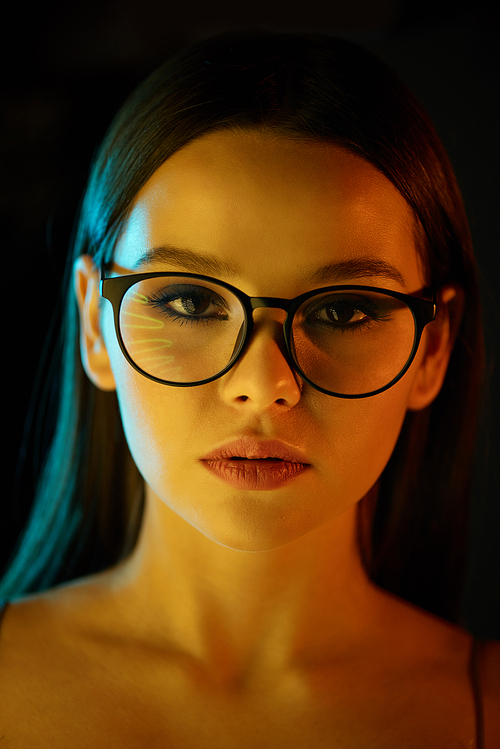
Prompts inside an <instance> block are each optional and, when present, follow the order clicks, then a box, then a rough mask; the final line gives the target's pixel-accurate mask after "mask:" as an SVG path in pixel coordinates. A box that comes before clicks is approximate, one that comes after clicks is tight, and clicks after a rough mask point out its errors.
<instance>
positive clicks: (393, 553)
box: [0, 31, 483, 620]
mask: <svg viewBox="0 0 500 749" xmlns="http://www.w3.org/2000/svg"><path fill="white" fill-rule="evenodd" d="M221 128H244V129H248V128H265V129H272V130H273V131H274V132H276V133H277V134H281V135H283V136H286V137H293V138H304V139H308V140H316V141H318V140H319V141H326V142H330V143H334V144H337V145H340V146H342V147H343V148H345V149H348V150H350V151H352V152H354V153H356V154H358V155H361V156H362V157H363V158H365V159H366V160H367V161H369V162H370V163H372V164H373V165H374V166H376V167H377V168H378V169H379V170H380V171H381V172H383V173H384V174H385V175H386V176H387V177H388V178H389V179H390V180H391V182H392V183H393V184H394V185H395V186H396V188H397V189H398V190H399V191H400V192H401V193H402V195H403V196H404V197H405V198H406V200H407V201H408V203H409V205H410V206H411V207H412V209H413V211H414V214H415V219H416V222H415V223H416V226H417V234H418V239H419V251H420V253H421V256H422V259H423V262H424V267H425V268H426V269H427V274H428V279H427V282H428V284H429V286H432V287H434V288H436V289H437V288H439V286H441V285H442V284H444V283H448V282H453V283H456V284H459V285H460V286H461V287H462V289H463V291H464V294H465V303H466V309H467V314H466V315H464V316H463V319H462V323H461V328H460V331H459V334H458V338H457V340H456V344H455V347H454V350H453V354H452V357H451V361H450V365H449V368H448V373H447V376H446V380H445V382H444V385H443V388H442V390H441V392H440V394H439V395H438V397H437V398H436V400H435V401H434V402H433V404H432V405H431V406H429V407H428V408H427V409H425V410H424V411H421V412H418V413H408V415H407V418H406V420H405V423H404V425H403V429H402V432H401V435H400V437H399V440H398V443H397V446H396V448H395V450H394V453H393V455H392V457H391V459H390V461H389V463H388V465H387V467H386V469H385V471H384V473H383V475H382V477H381V480H380V488H379V492H378V499H377V501H376V503H375V502H374V501H373V499H370V498H366V499H365V500H362V501H361V502H360V504H359V513H358V519H359V523H358V528H359V534H358V535H359V543H360V547H361V553H362V557H363V560H364V563H365V565H366V568H367V571H368V573H369V575H370V576H371V577H372V579H373V580H375V581H376V582H377V583H378V584H380V585H381V586H383V587H386V588H387V589H389V590H391V591H393V592H394V593H396V594H397V595H400V596H402V597H404V598H407V599H408V600H410V601H413V602H414V603H417V604H418V605H421V606H423V607H425V608H427V609H429V610H431V611H433V612H435V613H437V614H440V615H441V616H444V617H447V618H449V619H452V620H456V619H457V617H458V610H459V609H458V603H459V595H460V590H461V587H462V584H463V574H464V563H465V550H466V529H467V518H468V504H469V497H470V491H471V470H472V456H473V452H474V441H475V437H474V436H475V429H476V419H477V411H478V398H479V393H480V386H481V376H482V369H483V334H482V327H481V320H480V308H479V298H478V289H477V281H476V269H475V261H474V256H473V252H472V246H471V238H470V233H469V229H468V225H467V219H466V215H465V210H464V207H463V203H462V199H461V196H460V192H459V189H458V187H457V184H456V180H455V177H454V174H453V170H452V168H451V165H450V163H449V160H448V157H447V155H446V153H445V151H444V148H443V146H442V144H441V142H440V140H439V138H438V136H437V134H436V132H435V130H434V127H433V126H432V124H431V122H430V121H429V118H428V117H427V115H426V113H425V112H424V111H423V109H422V107H421V106H420V105H419V103H418V102H417V101H416V99H415V98H414V96H413V95H412V94H411V92H410V91H409V90H408V89H407V87H406V86H405V85H404V84H403V83H402V82H401V81H400V80H399V78H398V77H397V76H396V75H395V74H394V73H393V72H392V71H390V70H389V69H388V68H387V67H386V65H385V64H384V63H382V62H381V61H380V60H379V59H378V58H376V57H374V56H373V55H371V54H370V53H368V52H367V51H365V50H364V49H362V48H360V47H358V46H357V45H354V44H352V43H350V42H348V41H346V40H342V39H334V38H330V37H327V36H324V35H320V34H299V33H275V32H266V31H262V32H250V33H240V34H234V33H232V34H225V35H221V36H218V37H214V38H211V39H208V40H205V41H202V42H199V43H197V44H195V45H193V46H192V47H189V48H188V49H186V50H184V51H183V52H181V53H179V54H177V55H176V56H175V57H173V58H172V59H171V60H169V61H168V62H167V63H166V64H164V65H163V66H162V67H160V68H159V69H158V70H157V71H156V72H154V73H153V74H152V75H151V76H150V77H149V78H148V79H147V80H146V81H145V82H144V83H143V84H142V85H141V86H139V88H138V89H136V91H135V92H134V93H133V94H132V95H131V96H130V98H129V99H128V101H127V102H126V103H125V105H124V106H123V107H122V109H121V110H120V112H119V113H118V115H117V117H116V118H115V120H114V122H113V123H112V125H111V127H110V129H109V131H108V134H107V136H106V138H105V140H104V142H103V144H102V145H101V148H100V150H99V151H98V153H97V156H96V158H95V161H94V164H93V167H92V171H91V175H90V179H89V182H88V186H87V189H86V192H85V195H84V199H83V202H82V206H81V213H80V217H79V223H78V228H77V231H76V235H75V240H74V248H73V253H72V254H71V255H70V257H69V258H68V270H67V274H66V285H67V305H66V309H65V316H64V324H63V326H62V329H61V338H60V342H61V343H60V345H59V347H58V348H57V350H58V352H59V353H58V354H57V357H59V358H58V359H57V357H56V365H55V367H54V371H55V372H58V371H59V369H60V372H61V374H60V381H59V380H58V382H59V384H58V390H59V406H58V410H57V418H56V426H55V430H54V435H53V438H52V442H51V445H50V448H49V450H48V452H47V456H46V459H45V463H44V466H43V470H42V471H41V475H40V479H39V483H38V489H37V494H36V498H35V502H34V505H33V511H32V514H31V517H30V521H29V523H28V525H27V528H26V530H25V532H24V535H23V536H22V538H21V541H20V545H19V547H18V550H17V553H16V554H15V556H14V558H13V560H12V563H11V566H10V568H9V570H8V572H7V574H6V576H5V578H4V583H3V586H2V588H1V589H0V593H2V594H3V595H4V596H12V595H17V594H20V593H23V592H26V591H32V590H40V589H44V588H47V587H50V586H51V585H54V584H56V583H59V582H62V581H64V580H68V579H71V578H73V577H78V576H81V575H85V574H89V573H91V572H94V571H97V570H99V569H103V568H105V567H107V566H110V565H112V564H114V563H115V562H116V561H118V560H119V559H121V558H123V557H125V556H126V555H127V554H128V553H130V551H131V549H132V548H133V546H134V544H135V541H136V538H137V533H138V529H139V525H140V520H141V514H142V503H143V494H142V491H143V489H142V479H141V477H140V476H139V473H138V470H137V468H136V467H135V464H134V463H133V461H132V458H131V456H130V453H129V451H128V447H127V444H126V441H125V437H124V434H123V429H122V426H121V420H120V415H119V412H118V405H117V399H116V395H115V394H114V393H105V392H101V391H99V390H97V389H96V388H94V386H93V385H92V384H91V383H90V382H89V381H88V379H87V378H86V376H85V375H84V373H83V369H82V366H81V362H80V354H79V349H78V315H77V309H76V302H75V299H74V296H73V293H72V289H71V283H70V278H71V273H70V270H71V267H72V265H73V262H74V259H75V258H76V257H78V256H79V255H81V254H84V253H85V254H90V255H92V256H94V259H95V262H96V263H97V264H99V263H100V262H101V261H102V260H103V259H104V260H106V261H109V260H110V259H111V258H112V254H113V248H114V245H115V242H116V239H117V237H118V235H119V232H120V229H121V227H122V226H123V222H124V219H125V218H126V216H127V212H128V211H129V209H130V206H131V204H132V202H133V200H134V198H135V196H136V195H137V193H138V191H139V190H140V189H141V187H142V186H143V185H144V184H145V183H146V181H147V180H148V179H149V178H150V177H151V175H152V174H153V173H154V172H155V170H156V169H157V168H158V167H159V166H160V165H161V164H162V163H163V162H164V161H165V160H166V159H167V158H168V157H169V156H170V155H171V154H172V153H174V152H175V151H177V150H178V149H179V148H182V147H183V146H184V145H186V144H187V143H189V142H190V141H191V140H193V139H194V138H197V137H199V136H201V135H202V134H204V133H207V132H209V131H213V130H217V129H221Z"/></svg>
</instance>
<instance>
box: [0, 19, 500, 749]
mask: <svg viewBox="0 0 500 749" xmlns="http://www.w3.org/2000/svg"><path fill="white" fill-rule="evenodd" d="M71 270H72V272H71V274H70V273H68V287H69V290H70V291H69V295H68V297H69V299H68V307H67V312H66V320H65V348H64V352H63V362H62V365H63V374H62V378H61V384H60V410H59V413H58V419H57V428H56V430H55V435H54V438H53V442H52V446H51V449H50V452H49V455H48V458H47V461H46V463H45V468H44V472H43V475H42V477H41V481H40V486H39V491H38V496H37V501H36V504H35V509H34V511H33V515H32V518H31V521H30V524H29V525H28V528H27V530H26V532H25V535H24V537H23V540H22V542H21V545H20V547H19V550H18V553H17V555H16V556H15V557H14V559H13V561H12V564H11V567H10V569H9V571H8V572H7V575H6V577H5V580H4V584H3V589H2V591H3V592H2V595H3V597H4V598H5V599H13V598H18V597H19V596H20V595H21V594H26V593H30V595H23V596H21V597H20V598H18V600H16V601H15V602H13V601H11V603H10V604H9V606H8V607H7V610H6V613H5V615H4V620H3V625H2V647H1V648H0V657H1V659H2V661H1V662H2V679H1V684H2V687H1V690H2V700H1V704H2V708H0V711H1V712H0V714H1V732H2V734H3V735H4V739H3V741H4V742H5V746H6V747H8V746H24V745H26V746H31V745H37V746H50V747H58V746H61V747H62V746H68V745H71V746H74V747H79V746H87V745H89V744H98V745H102V746H106V747H113V746H119V747H127V746H131V747H141V746H144V747H155V746H158V747H159V746H161V747H165V746H171V747H192V746H193V747H194V746H196V747H199V746H203V747H205V746H206V747H234V746H241V747H255V746H269V747H273V748H274V747H282V746H283V747H284V746H287V747H293V746H300V747H303V746H308V747H332V746H339V747H347V746H353V747H365V746H366V747H368V746H369V747H401V746H404V745H405V744H408V745H409V744H410V742H412V743H413V745H415V746H426V747H427V746H428V747H444V746H450V747H451V746H457V747H459V746H474V745H475V746H495V745H496V743H498V742H500V724H499V723H498V715H497V710H495V706H496V707H498V697H499V694H500V684H499V683H498V672H499V671H500V669H499V668H498V666H499V664H500V653H499V648H498V644H497V643H484V644H483V645H482V646H481V645H480V644H479V643H475V642H474V641H473V639H472V638H471V637H470V635H468V634H467V633H466V632H465V631H464V630H462V629H461V628H460V627H458V626H457V624H456V622H457V618H458V601H459V593H460V588H461V584H462V577H463V558H464V542H465V529H466V520H467V504H468V496H469V488H470V470H471V453H472V448H473V434H474V425H475V419H476V412H477V403H478V393H479V388H480V381H481V371H482V334H481V332H480V315H479V305H478V295H477V287H476V281H475V270H474V259H473V255H472V250H471V246H470V236H469V233H468V228H467V222H466V218H465V213H464V209H463V206H462V202H461V198H460V195H459V191H458V188H457V186H456V182H455V179H454V176H453V173H452V170H451V167H450V165H449V162H448V160H447V157H446V155H445V153H444V151H443V148H442V146H441V144H440V142H439V140H438V138H437V136H436V134H435V132H434V130H433V128H432V125H431V124H430V123H429V121H428V119H427V117H426V115H425V114H424V113H423V112H422V110H421V108H420V107H419V105H418V104H417V103H416V102H415V100H414V99H413V97H412V95H411V94H410V93H409V92H408V91H407V89H406V88H405V87H404V86H403V84H402V83H401V82H400V81H399V80H398V79H396V78H395V76H394V75H393V74H392V73H391V72H389V71H388V70H387V69H386V68H385V66H384V65H383V64H382V63H380V62H379V61H378V60H376V59H375V58H373V57H372V56H371V55H369V54H368V53H366V52H364V51H363V50H360V49H358V48H357V47H355V46H353V45H351V44H350V43H348V42H345V41H340V40H333V39H329V38H327V37H322V36H319V35H313V36H311V35H299V34H274V33H259V34H241V35H229V36H223V37H219V38H215V39H212V40H208V41H204V42H202V43H200V44H198V45H195V46H193V47H191V48H189V49H188V50H186V51H185V52H183V53H181V54H180V55H178V56H177V57H176V58H174V59H173V60H172V61H170V62H169V63H167V64H166V65H164V66H163V67H162V68H160V70H159V71H157V72H156V73H155V74H153V75H152V76H151V77H150V79H148V81H146V82H145V83H144V84H143V85H142V86H141V87H139V89H138V90H137V91H136V92H135V93H134V94H133V95H132V97H131V98H130V99H129V101H128V102H127V103H126V104H125V106H124V107H123V109H122V110H121V112H120V113H119V115H118V116H117V118H116V120H115V122H114V123H113V125H112V127H111V129H110V131H109V133H108V135H107V137H106V139H105V141H104V143H103V145H102V147H101V150H100V152H99V154H98V155H97V158H96V161H95V164H94V166H93V170H92V173H91V176H90V180H89V185H88V188H87V191H86V194H85V198H84V201H83V204H82V210H81V216H80V221H79V226H78V231H77V234H76V239H75V250H74V257H73V258H71ZM285 321H286V322H285ZM78 327H79V330H80V333H79V336H78V334H77V329H78ZM78 339H79V341H78ZM80 357H81V359H80ZM80 361H81V363H82V364H83V369H82V367H81V364H80ZM83 370H84V371H85V374H84V373H83ZM68 581H69V582H68ZM61 583H65V584H61ZM409 601H411V603H410V602H409ZM424 609H426V610H424ZM430 612H432V613H430ZM33 643H36V647H34V646H33ZM485 741H486V743H485ZM474 742H475V743H474Z"/></svg>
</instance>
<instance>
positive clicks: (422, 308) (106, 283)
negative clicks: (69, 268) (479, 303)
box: [99, 264, 437, 399]
mask: <svg viewBox="0 0 500 749" xmlns="http://www.w3.org/2000/svg"><path fill="white" fill-rule="evenodd" d="M162 276H163V277H165V278H172V277H178V276H182V277H183V278H192V279H197V280H198V281H207V282H209V283H212V284H216V285H218V286H222V287H223V288H224V289H227V290H228V291H230V292H231V293H232V294H234V295H235V296H236V297H237V298H238V299H239V301H240V302H241V304H242V306H243V309H244V311H245V321H244V326H245V330H244V335H243V336H240V342H239V344H238V346H237V348H236V350H235V352H234V353H233V356H232V357H231V359H230V361H229V362H228V364H227V365H226V366H225V367H224V369H223V370H221V371H220V372H218V373H217V374H216V375H213V376H212V377H208V378H207V379H205V380H199V381H197V382H171V381H169V380H161V379H160V378H159V377H155V376H154V375H151V374H148V373H147V372H145V371H144V370H143V369H141V368H140V367H139V366H138V365H137V364H136V363H135V362H134V360H133V359H132V358H131V357H130V355H129V353H128V351H127V349H126V347H125V344H124V342H123V338H122V334H121V330H120V322H119V320H120V308H121V304H122V301H123V297H124V296H125V294H126V292H127V291H128V290H129V288H130V287H131V286H133V285H134V284H136V283H139V281H144V280H146V279H148V278H160V277H162ZM347 290H351V291H372V292H376V293H380V294H386V295H387V296H391V297H394V299H398V300H399V301H401V302H403V303H404V304H406V306H407V307H408V308H409V309H410V311H411V313H412V315H413V319H414V321H415V336H414V340H413V347H412V350H411V353H410V356H409V358H408V361H407V362H406V364H405V366H404V367H403V369H402V370H401V372H399V374H398V375H397V376H396V377H394V378H393V379H392V380H391V382H389V383H388V384H387V385H385V386H384V387H382V388H378V390H373V391H371V392H370V393H362V394H342V393H335V392H332V391H330V390H326V389H325V388H322V387H321V386H320V385H316V384H315V383H314V382H312V380H310V379H309V377H308V376H307V375H306V374H305V372H303V371H302V369H301V367H300V365H299V364H298V362H296V361H295V358H294V355H293V352H292V347H291V345H290V342H291V331H292V323H293V318H294V315H295V313H296V311H297V310H298V309H299V307H300V306H301V304H302V303H303V302H305V301H306V300H307V299H309V298H311V297H313V296H316V295H317V294H322V293H325V292H329V291H347ZM99 291H100V294H101V296H102V297H103V298H104V299H107V300H108V301H109V302H111V305H112V307H113V312H114V322H115V331H116V337H117V339H118V344H119V346H120V349H121V351H122V353H123V355H124V356H125V359H126V360H127V361H128V363H129V364H130V365H131V366H132V367H133V368H134V369H135V370H136V371H137V372H139V373H140V374H142V375H144V377H147V378H148V379H150V380H153V381H154V382H158V383H160V384H162V385H170V386H172V387H197V386H198V385H205V384H207V383H208V382H213V381H214V380H218V379H219V378H220V377H222V376H223V375H225V374H226V373H227V372H229V370H230V369H232V368H233V367H234V365H235V364H236V362H237V361H238V360H239V359H240V357H241V356H242V354H243V352H244V350H245V348H246V346H247V344H248V342H249V340H250V338H251V335H252V331H253V326H254V320H253V311H254V310H256V309H258V308H259V307H266V308H273V309H282V310H284V311H285V312H286V318H285V321H284V323H283V337H284V340H285V347H286V352H287V356H286V359H287V363H288V365H289V366H290V367H291V368H292V370H294V371H295V372H297V374H298V375H299V376H300V377H301V378H302V379H303V380H304V382H307V383H308V385H311V387H313V388H314V389H315V390H318V391H319V392H320V393H324V394H325V395H331V396H333V397H335V398H347V399H357V398H369V397H371V396H373V395H378V394H379V393H383V392H384V391H385V390H388V389H389V388H390V387H392V386H393V385H395V384H396V382H398V381H399V380H400V379H401V378H402V377H403V375H404V374H405V373H406V372H407V371H408V369H409V367H410V366H411V364H412V362H413V360H414V358H415V355H416V353H417V350H418V347H419V344H420V339H421V337H422V332H423V330H424V328H425V326H426V325H428V324H429V323H430V322H432V321H433V320H434V319H435V318H436V312H437V307H436V297H435V294H432V297H433V299H432V301H430V300H427V299H421V298H420V297H416V296H412V295H409V294H402V293H401V292H399V291H392V290H390V289H381V288H379V287H377V286H360V285H357V284H355V285H350V284H343V285H337V286H325V287H323V288H321V289H313V290H312V291H306V292H305V293H304V294H300V295H299V296H297V297H295V298H294V299H282V298H280V297H260V296H258V297H250V296H248V295H247V294H245V293H244V292H243V291H240V289H237V288H236V287H235V286H231V284H228V283H226V282H225V281H220V280H219V279H218V278H211V277H210V276H202V275H199V274H197V273H184V272H182V271H180V272H163V271H159V272H148V273H133V274H130V275H126V276H114V277H112V278H106V277H105V264H103V265H102V266H101V279H100V284H99ZM419 293H422V294H425V293H429V295H431V292H430V290H429V289H422V290H421V291H420V292H419Z"/></svg>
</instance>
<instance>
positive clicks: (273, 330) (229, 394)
mask: <svg viewBox="0 0 500 749" xmlns="http://www.w3.org/2000/svg"><path fill="white" fill-rule="evenodd" d="M253 316H254V328H253V331H252V336H251V338H250V341H249V342H248V344H247V346H246V348H245V351H244V352H243V354H242V356H241V358H240V359H239V360H238V361H237V363H236V364H235V365H234V367H233V368H232V369H230V370H229V372H228V373H227V374H226V375H224V376H223V377H222V378H221V380H220V381H219V382H220V387H221V396H222V398H223V399H224V400H225V401H226V402H227V403H229V404H231V405H238V406H241V405H244V407H245V408H246V409H250V408H253V409H255V410H256V411H261V410H266V409H269V408H270V407H272V406H274V405H276V406H278V407H281V408H293V406H295V405H296V404H297V403H298V402H299V400H300V396H301V380H300V378H299V376H298V375H297V374H296V373H295V371H294V370H293V369H292V368H291V366H290V364H289V363H288V360H287V357H286V347H285V341H284V336H283V320H279V319H277V318H280V317H283V318H284V316H285V315H284V313H282V312H278V311H277V310H276V311H274V310H273V311H272V312H271V311H270V310H265V311H264V310H263V309H257V310H254V313H253Z"/></svg>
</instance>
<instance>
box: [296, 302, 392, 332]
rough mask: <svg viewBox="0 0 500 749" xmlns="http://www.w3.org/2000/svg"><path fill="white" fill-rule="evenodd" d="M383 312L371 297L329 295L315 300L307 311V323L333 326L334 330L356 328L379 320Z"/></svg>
mask: <svg viewBox="0 0 500 749" xmlns="http://www.w3.org/2000/svg"><path fill="white" fill-rule="evenodd" d="M382 316H383V312H382V310H381V309H380V308H379V305H378V304H377V303H376V301H375V300H374V299H371V298H369V297H359V296H358V297H346V296H345V295H342V296H341V295H334V296H333V297H332V295H329V296H327V297H323V298H321V299H317V300H315V301H314V302H313V303H312V304H311V305H310V307H309V308H308V310H307V313H306V323H307V324H309V325H318V324H319V325H325V326H331V328H332V329H347V328H350V327H352V328H355V327H358V326H360V325H365V324H369V323H370V322H372V321H374V320H379V319H381V317H382Z"/></svg>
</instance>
